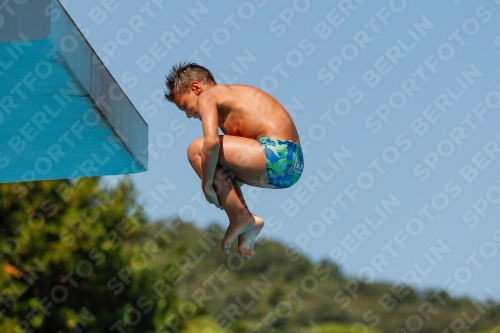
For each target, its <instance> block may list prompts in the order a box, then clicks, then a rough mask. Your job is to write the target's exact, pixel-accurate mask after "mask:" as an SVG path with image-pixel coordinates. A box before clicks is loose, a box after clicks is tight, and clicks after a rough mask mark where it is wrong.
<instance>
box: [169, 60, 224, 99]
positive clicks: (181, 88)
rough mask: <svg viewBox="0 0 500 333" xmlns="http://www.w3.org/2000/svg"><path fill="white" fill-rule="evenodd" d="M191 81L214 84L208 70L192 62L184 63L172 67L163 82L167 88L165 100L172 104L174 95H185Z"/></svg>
mask: <svg viewBox="0 0 500 333" xmlns="http://www.w3.org/2000/svg"><path fill="white" fill-rule="evenodd" d="M193 81H198V82H201V83H209V82H213V83H214V84H215V83H216V82H215V79H214V76H213V75H212V73H210V71H209V70H208V69H206V68H205V67H203V66H200V65H198V64H195V63H194V62H184V63H179V64H178V65H174V66H172V69H171V70H170V73H169V74H168V76H167V79H166V81H165V85H166V86H167V92H166V93H165V98H166V99H167V100H168V101H169V102H173V101H174V94H181V95H182V94H187V93H188V92H189V85H190V84H191V82H193Z"/></svg>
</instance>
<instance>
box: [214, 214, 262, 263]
mask: <svg viewBox="0 0 500 333" xmlns="http://www.w3.org/2000/svg"><path fill="white" fill-rule="evenodd" d="M254 224H255V218H254V216H253V215H252V214H250V213H248V214H245V215H239V216H238V217H237V218H235V219H233V220H231V219H230V220H229V227H227V230H226V233H225V234H224V237H223V238H222V242H221V246H222V251H224V252H226V253H227V254H230V253H231V244H232V243H233V241H234V240H235V239H236V237H238V235H240V234H242V233H244V232H246V231H248V230H250V229H252V227H253V226H254Z"/></svg>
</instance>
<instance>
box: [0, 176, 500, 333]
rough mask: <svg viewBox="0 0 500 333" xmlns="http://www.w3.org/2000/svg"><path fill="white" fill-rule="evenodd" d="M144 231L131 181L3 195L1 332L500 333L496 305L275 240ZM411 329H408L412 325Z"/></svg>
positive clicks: (19, 188) (8, 188) (23, 188)
mask: <svg viewBox="0 0 500 333" xmlns="http://www.w3.org/2000/svg"><path fill="white" fill-rule="evenodd" d="M223 233H224V231H223V230H222V229H221V228H220V227H219V226H218V225H216V224H213V225H210V226H209V227H207V228H206V229H200V228H197V227H196V226H195V225H194V224H192V223H185V222H183V221H180V220H179V219H176V218H172V219H170V220H168V221H157V222H155V223H152V222H148V221H147V219H146V217H145V215H144V212H143V210H142V208H141V206H140V205H138V204H137V200H136V193H135V190H134V188H133V186H132V185H131V183H130V181H129V179H128V178H124V179H123V180H122V181H121V182H120V183H119V184H118V185H117V186H115V187H107V186H105V185H104V184H103V183H102V182H101V181H100V179H99V178H89V179H82V180H79V181H77V182H70V181H65V180H60V181H43V182H37V183H24V184H1V185H0V332H6V333H26V332H50V333H53V332H54V333H63V332H72V331H76V332H92V333H94V332H107V331H111V332H120V333H122V332H146V333H148V332H150V333H153V332H154V333H170V332H176V333H177V332H185V333H191V332H202V333H245V332H253V333H267V332H276V333H289V332H290V333H291V332H294V333H296V332H300V333H319V332H322V333H336V332H367V333H381V332H384V333H385V332H388V333H389V332H391V333H392V332H405V331H408V332H409V331H416V328H415V327H416V326H415V325H419V326H421V327H418V331H419V332H421V333H433V332H445V331H446V330H447V329H448V330H449V331H456V330H457V329H458V328H460V330H461V331H464V330H468V331H470V332H478V331H481V333H483V332H489V333H496V332H498V333H500V327H498V326H496V325H498V323H499V322H500V320H499V318H500V304H498V303H496V302H494V301H488V302H483V303H481V304H477V303H474V302H473V301H472V300H470V299H467V298H459V299H456V298H453V297H451V296H450V295H448V294H447V293H446V292H444V291H437V290H426V291H418V290H415V289H413V288H411V287H408V286H399V285H391V284H388V283H365V282H363V281H358V280H353V279H351V278H349V277H346V276H344V275H343V274H342V272H341V269H340V267H339V266H337V265H336V264H335V263H333V262H331V261H329V260H323V261H321V262H317V263H314V262H311V261H310V260H309V259H308V258H306V257H303V256H302V255H300V254H299V253H296V252H294V251H293V250H291V249H288V248H286V247H284V246H283V245H282V244H280V243H278V242H274V241H264V240H261V241H259V242H257V245H256V254H255V255H254V257H253V258H252V260H250V261H244V260H242V259H241V258H240V257H239V256H238V254H237V251H233V254H231V255H229V256H228V255H226V254H224V253H223V252H222V251H221V250H220V241H221V239H222V236H223ZM409 325H410V326H409Z"/></svg>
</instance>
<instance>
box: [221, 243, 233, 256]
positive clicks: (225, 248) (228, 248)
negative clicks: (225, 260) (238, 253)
mask: <svg viewBox="0 0 500 333" xmlns="http://www.w3.org/2000/svg"><path fill="white" fill-rule="evenodd" d="M221 247H222V252H225V253H227V254H231V243H230V242H228V241H226V242H225V241H224V240H223V241H222V243H221Z"/></svg>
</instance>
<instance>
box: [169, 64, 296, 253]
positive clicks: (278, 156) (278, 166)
mask: <svg viewBox="0 0 500 333" xmlns="http://www.w3.org/2000/svg"><path fill="white" fill-rule="evenodd" d="M166 86H167V93H166V94H165V97H166V99H167V100H168V101H170V102H173V103H175V105H176V106H177V107H178V108H179V109H180V110H181V111H183V112H185V113H186V116H187V117H188V118H196V119H200V120H201V122H202V128H203V137H200V138H197V139H195V140H194V141H193V142H192V143H191V144H190V145H189V148H188V159H189V162H190V163H191V166H192V167H193V169H194V170H195V171H196V173H197V174H198V176H199V177H200V178H201V186H202V189H203V193H204V194H205V198H206V199H207V201H208V202H209V203H212V204H214V205H215V206H216V207H218V208H220V209H223V210H224V211H225V212H226V213H227V216H228V218H229V227H228V228H227V230H226V233H225V235H224V237H223V239H222V243H221V246H222V250H223V251H224V252H226V253H231V252H230V248H231V243H232V242H233V241H234V240H235V239H236V237H238V252H239V254H240V255H241V256H242V257H243V258H244V259H246V260H248V259H250V258H251V257H252V255H253V246H254V242H255V238H256V237H257V235H258V234H259V232H260V231H261V230H262V228H263V226H264V220H262V218H260V217H259V216H257V215H253V214H252V213H251V212H250V211H249V210H248V207H247V205H246V203H245V199H244V198H243V194H242V192H241V188H240V187H241V186H242V184H248V185H251V186H258V187H263V188H287V187H290V186H292V185H293V184H295V183H296V182H297V181H298V180H299V178H300V176H301V174H302V170H303V168H304V159H303V156H302V149H301V147H300V141H299V136H298V134H297V129H296V128H295V124H294V123H293V121H292V118H291V117H290V115H289V114H288V112H287V111H286V110H285V108H284V107H283V106H282V105H281V104H280V103H279V102H278V101H277V100H276V99H274V98H273V97H272V96H271V95H269V94H267V93H266V92H264V91H262V90H260V89H257V88H254V87H251V86H246V85H239V84H232V85H226V84H217V83H216V82H215V80H214V77H213V75H212V74H211V73H210V71H209V70H207V69H206V68H204V67H202V66H199V65H197V64H194V63H183V64H179V65H177V66H173V67H172V70H171V72H170V73H169V75H168V77H167V80H166ZM218 128H220V129H221V131H222V132H223V133H224V134H225V135H218Z"/></svg>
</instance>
